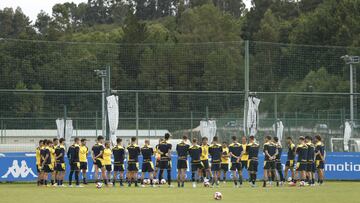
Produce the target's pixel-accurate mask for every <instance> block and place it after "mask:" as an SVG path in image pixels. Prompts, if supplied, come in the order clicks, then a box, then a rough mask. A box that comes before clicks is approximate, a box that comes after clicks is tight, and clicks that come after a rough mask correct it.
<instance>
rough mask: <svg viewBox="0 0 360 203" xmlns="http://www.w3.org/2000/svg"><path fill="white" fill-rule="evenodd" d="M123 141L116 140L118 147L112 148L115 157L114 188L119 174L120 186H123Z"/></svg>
mask: <svg viewBox="0 0 360 203" xmlns="http://www.w3.org/2000/svg"><path fill="white" fill-rule="evenodd" d="M121 142H122V139H121V138H117V139H116V146H115V147H114V148H112V153H113V155H114V177H113V186H115V184H116V178H117V175H118V173H119V180H120V186H121V187H122V186H124V185H123V178H124V169H125V168H124V159H125V149H124V147H123V146H122V145H121Z"/></svg>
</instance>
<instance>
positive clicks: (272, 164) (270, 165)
mask: <svg viewBox="0 0 360 203" xmlns="http://www.w3.org/2000/svg"><path fill="white" fill-rule="evenodd" d="M264 169H265V170H275V161H269V160H267V161H264Z"/></svg>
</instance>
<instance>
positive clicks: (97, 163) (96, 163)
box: [94, 159, 103, 168]
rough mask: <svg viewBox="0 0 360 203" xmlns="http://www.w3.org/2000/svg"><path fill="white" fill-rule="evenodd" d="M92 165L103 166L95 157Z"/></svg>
mask: <svg viewBox="0 0 360 203" xmlns="http://www.w3.org/2000/svg"><path fill="white" fill-rule="evenodd" d="M94 165H96V166H97V167H98V168H102V167H103V164H102V162H101V160H99V159H96V160H95V163H94Z"/></svg>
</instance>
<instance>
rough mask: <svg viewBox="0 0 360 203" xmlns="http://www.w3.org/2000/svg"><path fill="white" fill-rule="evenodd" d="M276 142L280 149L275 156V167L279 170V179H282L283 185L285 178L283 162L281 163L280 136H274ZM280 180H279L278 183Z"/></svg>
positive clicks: (277, 147)
mask: <svg viewBox="0 0 360 203" xmlns="http://www.w3.org/2000/svg"><path fill="white" fill-rule="evenodd" d="M273 141H274V144H275V146H276V149H277V151H278V153H277V155H276V157H275V169H276V171H277V174H278V177H279V180H280V184H281V185H283V184H284V182H285V178H284V174H283V170H282V164H281V154H282V149H283V148H282V146H281V142H280V141H279V138H278V137H274V138H273ZM278 183H279V182H277V183H276V184H278Z"/></svg>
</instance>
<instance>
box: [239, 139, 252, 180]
mask: <svg viewBox="0 0 360 203" xmlns="http://www.w3.org/2000/svg"><path fill="white" fill-rule="evenodd" d="M241 147H242V149H243V154H242V155H241V159H240V160H241V170H242V171H241V174H242V173H243V172H244V169H246V170H247V172H249V171H248V168H247V167H248V164H247V163H248V159H249V155H248V154H247V153H246V147H247V140H246V137H245V136H242V137H241ZM249 176H250V175H249Z"/></svg>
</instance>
